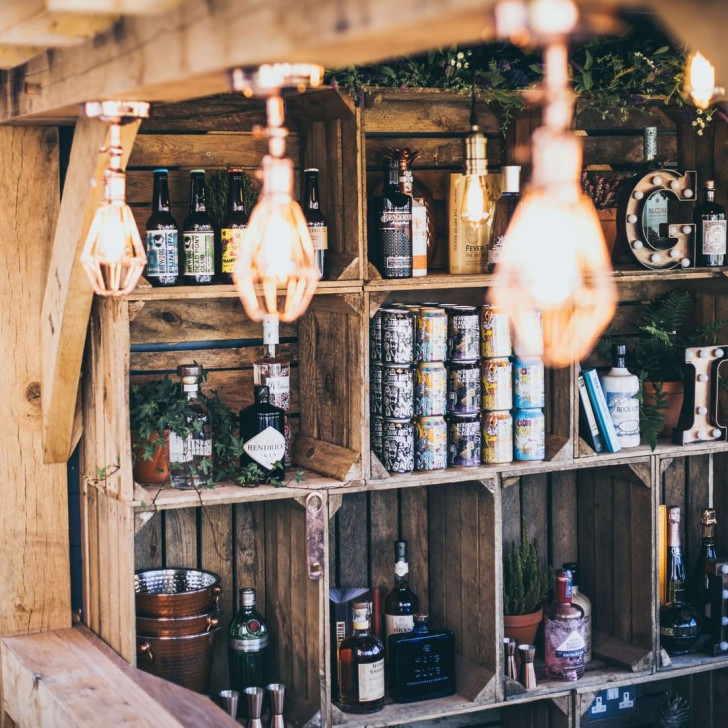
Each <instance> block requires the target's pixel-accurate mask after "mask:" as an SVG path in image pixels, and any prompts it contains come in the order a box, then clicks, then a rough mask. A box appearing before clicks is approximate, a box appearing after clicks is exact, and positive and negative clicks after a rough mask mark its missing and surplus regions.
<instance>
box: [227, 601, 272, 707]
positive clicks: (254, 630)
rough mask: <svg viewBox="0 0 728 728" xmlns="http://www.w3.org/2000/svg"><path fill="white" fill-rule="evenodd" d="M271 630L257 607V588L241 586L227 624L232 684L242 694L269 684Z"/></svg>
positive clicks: (229, 667)
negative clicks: (235, 607)
mask: <svg viewBox="0 0 728 728" xmlns="http://www.w3.org/2000/svg"><path fill="white" fill-rule="evenodd" d="M268 640H269V631H268V625H267V624H266V621H265V619H264V618H263V616H262V615H261V614H260V613H259V612H258V611H257V610H256V608H255V589H251V588H250V587H246V588H245V589H241V590H240V600H239V602H238V613H237V614H236V615H235V618H234V619H233V620H232V621H231V622H230V625H229V626H228V669H229V672H230V686H231V687H232V689H233V690H237V691H238V692H239V693H241V694H242V692H243V690H244V689H245V688H250V687H257V688H265V686H266V685H267V684H268V682H269V680H268Z"/></svg>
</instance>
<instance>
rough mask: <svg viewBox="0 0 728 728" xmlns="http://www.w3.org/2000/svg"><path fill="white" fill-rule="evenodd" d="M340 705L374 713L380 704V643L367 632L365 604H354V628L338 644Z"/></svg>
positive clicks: (348, 708) (381, 671)
mask: <svg viewBox="0 0 728 728" xmlns="http://www.w3.org/2000/svg"><path fill="white" fill-rule="evenodd" d="M339 662H340V668H339V696H340V700H341V702H340V707H341V709H342V710H345V711H347V712H349V713H375V712H376V711H378V710H381V709H382V708H383V707H384V645H382V642H381V640H380V639H379V638H378V637H375V636H374V635H372V634H370V633H369V606H368V605H367V604H366V603H359V604H355V605H354V631H353V632H352V634H351V636H350V637H347V638H346V639H345V640H344V641H343V642H342V643H341V645H340V646H339Z"/></svg>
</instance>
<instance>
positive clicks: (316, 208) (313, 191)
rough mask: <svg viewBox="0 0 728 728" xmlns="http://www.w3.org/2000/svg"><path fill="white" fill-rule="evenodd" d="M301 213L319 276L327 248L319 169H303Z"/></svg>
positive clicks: (327, 239)
mask: <svg viewBox="0 0 728 728" xmlns="http://www.w3.org/2000/svg"><path fill="white" fill-rule="evenodd" d="M303 183H304V193H303V214H304V217H305V218H306V224H307V225H308V232H309V235H310V236H311V242H312V243H313V252H314V256H315V258H316V266H317V267H318V269H319V273H320V274H321V278H324V277H325V275H326V251H327V250H328V248H329V228H328V225H327V224H326V218H325V217H324V216H323V214H322V212H321V194H320V193H319V171H318V169H316V168H315V167H309V168H308V169H305V170H304V171H303Z"/></svg>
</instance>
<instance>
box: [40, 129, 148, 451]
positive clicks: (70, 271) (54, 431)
mask: <svg viewBox="0 0 728 728" xmlns="http://www.w3.org/2000/svg"><path fill="white" fill-rule="evenodd" d="M139 124H140V122H139V121H135V122H132V123H129V124H125V125H124V126H122V127H121V141H122V149H123V150H124V153H123V157H122V167H123V168H125V167H126V163H127V161H128V159H129V154H130V153H131V149H132V146H133V145H134V139H135V138H136V133H137V131H138V129H139ZM107 132H108V127H107V126H106V125H105V124H102V123H100V122H99V121H96V120H95V119H81V120H80V121H79V122H78V124H77V126H76V131H75V134H74V137H73V146H72V147H71V157H70V160H69V164H68V171H67V173H66V181H65V184H64V186H63V197H62V198H61V207H60V211H59V214H58V222H57V224H56V232H55V236H54V240H53V252H52V254H51V264H50V267H49V269H48V277H47V279H46V286H45V294H44V297H43V310H42V315H41V327H42V328H41V342H40V344H41V361H42V379H41V405H42V410H43V453H44V460H45V462H46V463H59V462H66V461H67V460H68V458H69V457H70V454H71V446H72V442H73V432H74V427H73V420H74V412H75V409H76V394H77V392H78V382H79V378H80V374H81V361H82V358H83V348H84V342H85V340H86V327H87V325H88V317H89V314H90V311H91V303H92V301H93V290H92V288H91V284H90V283H89V281H88V278H87V277H86V272H85V270H84V269H83V266H82V265H81V260H80V258H81V251H82V249H83V244H84V242H85V240H86V235H87V234H88V230H89V228H90V226H91V221H92V220H93V217H94V214H95V213H96V210H97V209H98V206H99V203H100V202H101V198H102V195H103V182H102V181H101V180H102V179H103V174H104V170H105V169H106V167H107V165H108V154H101V153H99V147H101V146H102V145H103V146H106V142H107Z"/></svg>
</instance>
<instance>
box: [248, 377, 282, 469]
mask: <svg viewBox="0 0 728 728" xmlns="http://www.w3.org/2000/svg"><path fill="white" fill-rule="evenodd" d="M253 391H254V392H255V403H254V404H251V405H250V406H248V407H246V408H245V409H242V410H240V437H241V438H242V439H243V454H242V455H241V457H240V465H241V466H242V467H243V468H245V467H246V466H248V465H252V464H254V465H257V466H258V467H259V468H260V469H261V470H262V471H263V476H264V477H263V480H264V481H265V482H269V481H270V480H273V479H279V478H282V477H283V474H284V473H285V465H284V459H285V455H286V438H285V434H284V433H285V430H284V416H285V413H284V412H283V410H282V409H281V408H280V407H274V406H273V405H272V404H271V403H270V390H269V389H268V387H265V386H257V387H255V389H254V390H253Z"/></svg>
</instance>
